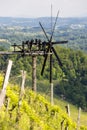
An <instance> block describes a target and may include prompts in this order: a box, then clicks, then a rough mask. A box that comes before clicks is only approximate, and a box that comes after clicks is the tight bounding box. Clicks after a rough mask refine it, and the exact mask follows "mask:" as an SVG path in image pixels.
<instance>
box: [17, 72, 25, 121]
mask: <svg viewBox="0 0 87 130" xmlns="http://www.w3.org/2000/svg"><path fill="white" fill-rule="evenodd" d="M21 72H22V84H21V88H20V93H19V101H18V109H17V117H16V121H19V117H20V107H21V103H22V99H23V96H24V91H25V89H24V86H25V79H26V71H23V70H22V71H21Z"/></svg>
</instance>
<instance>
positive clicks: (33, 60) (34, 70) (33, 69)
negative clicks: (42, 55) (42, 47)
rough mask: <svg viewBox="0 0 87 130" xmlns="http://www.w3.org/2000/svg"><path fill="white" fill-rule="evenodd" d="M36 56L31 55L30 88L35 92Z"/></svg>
mask: <svg viewBox="0 0 87 130" xmlns="http://www.w3.org/2000/svg"><path fill="white" fill-rule="evenodd" d="M36 60H37V57H36V56H32V90H33V91H35V92H36V89H37V88H36Z"/></svg>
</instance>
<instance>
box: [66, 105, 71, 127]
mask: <svg viewBox="0 0 87 130" xmlns="http://www.w3.org/2000/svg"><path fill="white" fill-rule="evenodd" d="M65 108H66V112H67V114H68V116H69V117H70V106H69V104H68V105H67V106H65ZM65 130H68V126H66V127H65Z"/></svg>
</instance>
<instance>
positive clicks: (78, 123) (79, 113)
mask: <svg viewBox="0 0 87 130" xmlns="http://www.w3.org/2000/svg"><path fill="white" fill-rule="evenodd" d="M80 115H81V108H79V111H78V118H77V130H79V126H80Z"/></svg>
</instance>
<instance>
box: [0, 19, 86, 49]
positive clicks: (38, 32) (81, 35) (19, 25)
mask: <svg viewBox="0 0 87 130" xmlns="http://www.w3.org/2000/svg"><path fill="white" fill-rule="evenodd" d="M39 22H41V23H42V25H43V27H44V28H45V31H46V32H47V34H48V36H49V37H50V34H51V20H50V17H42V18H11V17H10V18H9V17H0V46H4V47H5V48H6V49H8V48H9V47H10V46H11V45H12V44H14V43H15V42H16V43H17V44H21V42H22V41H23V40H30V39H35V38H38V39H39V38H40V39H41V40H42V41H44V40H45V41H46V40H47V39H46V38H45V36H44V34H43V31H42V29H41V27H40V25H39ZM54 22H55V18H53V24H54ZM53 40H54V41H61V40H68V44H67V45H65V47H69V48H73V49H75V50H83V51H85V52H87V18H86V17H85V18H58V22H57V25H56V29H55V33H54V37H53ZM2 43H3V44H2Z"/></svg>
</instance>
